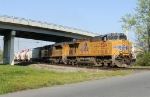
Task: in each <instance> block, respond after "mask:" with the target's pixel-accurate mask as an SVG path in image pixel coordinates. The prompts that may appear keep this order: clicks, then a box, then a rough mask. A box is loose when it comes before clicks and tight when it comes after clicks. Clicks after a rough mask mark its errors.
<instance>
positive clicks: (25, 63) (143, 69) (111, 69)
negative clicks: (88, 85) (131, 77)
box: [15, 62, 150, 71]
mask: <svg viewBox="0 0 150 97" xmlns="http://www.w3.org/2000/svg"><path fill="white" fill-rule="evenodd" d="M30 64H44V65H56V66H64V67H75V68H86V69H97V70H108V71H116V70H142V71H146V70H147V71H148V70H150V68H134V67H128V68H122V67H100V66H92V65H88V66H84V65H65V64H49V63H38V62H15V65H20V66H28V65H30Z"/></svg>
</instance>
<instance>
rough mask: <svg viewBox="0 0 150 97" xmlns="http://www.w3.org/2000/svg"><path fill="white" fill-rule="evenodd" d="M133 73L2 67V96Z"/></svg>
mask: <svg viewBox="0 0 150 97" xmlns="http://www.w3.org/2000/svg"><path fill="white" fill-rule="evenodd" d="M131 73H133V71H112V72H83V71H78V72H54V71H48V70H37V69H35V68H29V67H21V66H10V65H0V94H6V93H10V92H15V91H21V90H26V89H34V88H40V87H49V86H54V85H63V84H69V83H75V82H82V81H85V80H92V79H102V78H106V77H110V76H117V75H119V76H124V75H128V74H131Z"/></svg>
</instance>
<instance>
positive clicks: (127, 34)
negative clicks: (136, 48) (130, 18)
mask: <svg viewBox="0 0 150 97" xmlns="http://www.w3.org/2000/svg"><path fill="white" fill-rule="evenodd" d="M126 36H127V40H129V32H128V27H126Z"/></svg>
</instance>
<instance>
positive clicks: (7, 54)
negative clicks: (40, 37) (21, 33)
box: [3, 31, 16, 65]
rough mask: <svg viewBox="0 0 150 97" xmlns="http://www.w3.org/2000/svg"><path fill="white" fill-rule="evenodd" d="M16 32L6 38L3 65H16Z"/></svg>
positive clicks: (10, 33)
mask: <svg viewBox="0 0 150 97" xmlns="http://www.w3.org/2000/svg"><path fill="white" fill-rule="evenodd" d="M15 35H16V31H11V32H9V33H7V34H6V35H5V36H4V49H3V64H11V65H14V38H15Z"/></svg>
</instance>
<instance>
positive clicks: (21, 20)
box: [0, 15, 98, 36]
mask: <svg viewBox="0 0 150 97" xmlns="http://www.w3.org/2000/svg"><path fill="white" fill-rule="evenodd" d="M0 22H5V23H13V24H19V25H25V26H32V27H39V28H46V29H54V30H61V31H65V32H71V33H76V34H81V35H86V36H98V34H95V33H92V32H88V31H83V30H79V29H75V28H70V27H65V26H61V25H55V24H49V23H46V22H40V21H35V20H30V19H29V20H28V19H24V18H18V17H11V16H7V15H4V16H0Z"/></svg>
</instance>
